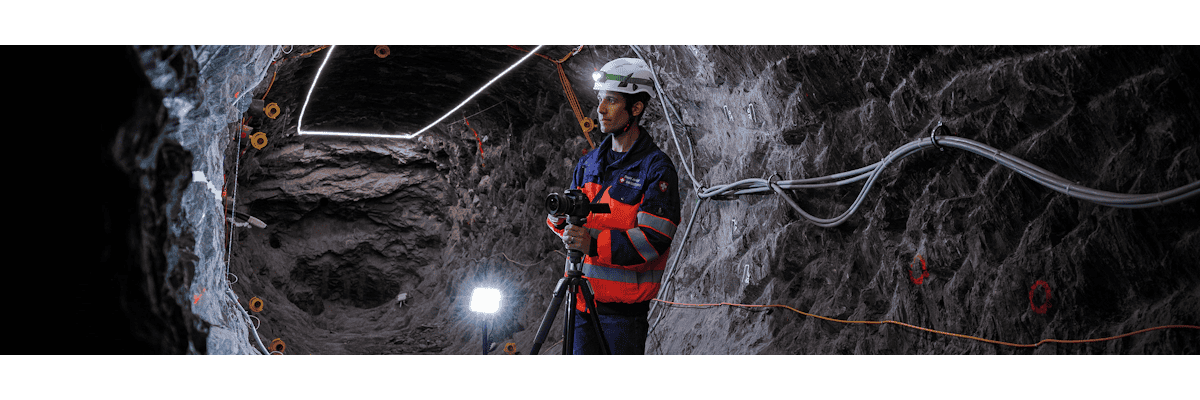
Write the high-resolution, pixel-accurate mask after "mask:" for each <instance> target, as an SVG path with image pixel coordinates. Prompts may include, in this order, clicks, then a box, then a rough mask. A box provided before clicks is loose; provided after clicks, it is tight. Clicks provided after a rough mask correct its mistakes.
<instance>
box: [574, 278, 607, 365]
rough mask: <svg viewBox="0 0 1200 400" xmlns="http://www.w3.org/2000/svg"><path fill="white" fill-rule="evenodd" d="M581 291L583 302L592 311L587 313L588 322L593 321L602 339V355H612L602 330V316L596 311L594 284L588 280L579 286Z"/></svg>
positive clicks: (598, 336) (597, 333)
mask: <svg viewBox="0 0 1200 400" xmlns="http://www.w3.org/2000/svg"><path fill="white" fill-rule="evenodd" d="M579 290H580V291H581V292H583V301H586V302H587V303H586V304H587V309H588V310H589V311H591V312H590V313H587V315H588V320H589V321H591V323H592V327H594V328H596V337H597V338H600V354H612V351H610V350H609V348H608V340H607V339H606V338H605V337H604V329H601V328H600V315H599V313H598V311H597V310H596V296H595V295H593V294H592V284H591V283H590V282H588V281H586V280H584V281H583V284H581V285H579Z"/></svg>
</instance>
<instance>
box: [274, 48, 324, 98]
mask: <svg viewBox="0 0 1200 400" xmlns="http://www.w3.org/2000/svg"><path fill="white" fill-rule="evenodd" d="M327 47H329V45H324V46H321V47H318V48H316V49H314V50H312V51H310V52H307V53H304V54H299V55H294V56H291V57H288V58H285V59H282V60H276V61H272V62H271V65H275V64H278V63H281V62H284V61H287V60H291V59H293V58H296V57H303V56H307V55H310V54H313V53H316V52H318V51H321V50H325V48H327ZM277 76H279V67H275V73H274V74H272V75H271V83H270V84H268V85H267V91H266V92H263V96H262V98H263V100H266V99H267V93H271V87H272V86H274V85H275V77H277Z"/></svg>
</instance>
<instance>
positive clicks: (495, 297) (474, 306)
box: [471, 288, 500, 314]
mask: <svg viewBox="0 0 1200 400" xmlns="http://www.w3.org/2000/svg"><path fill="white" fill-rule="evenodd" d="M499 309H500V291H499V290H496V289H489V288H475V293H472V294H471V311H475V312H481V313H488V314H491V313H494V312H496V310H499Z"/></svg>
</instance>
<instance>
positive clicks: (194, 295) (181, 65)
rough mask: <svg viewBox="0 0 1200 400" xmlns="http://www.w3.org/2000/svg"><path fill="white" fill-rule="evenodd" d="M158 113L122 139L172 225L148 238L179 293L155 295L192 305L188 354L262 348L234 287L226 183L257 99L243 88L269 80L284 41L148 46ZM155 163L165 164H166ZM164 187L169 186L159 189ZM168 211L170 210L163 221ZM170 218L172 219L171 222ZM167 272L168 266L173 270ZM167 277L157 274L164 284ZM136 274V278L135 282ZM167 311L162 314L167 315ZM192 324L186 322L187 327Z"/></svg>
mask: <svg viewBox="0 0 1200 400" xmlns="http://www.w3.org/2000/svg"><path fill="white" fill-rule="evenodd" d="M134 50H135V51H136V52H137V56H138V58H139V62H140V64H141V66H142V68H143V69H144V70H145V74H146V77H147V79H148V80H149V83H150V86H152V87H153V92H152V94H148V95H147V96H153V98H154V99H155V100H157V102H158V103H159V104H155V105H154V108H151V109H150V110H157V115H153V116H142V115H135V116H134V118H133V119H132V121H134V122H132V123H133V124H137V123H142V124H143V125H145V124H150V123H153V124H154V125H152V126H136V125H135V126H134V127H132V128H127V131H126V132H123V135H121V136H120V137H119V139H118V140H117V142H116V143H114V145H113V151H114V153H115V154H117V155H118V157H117V159H119V160H123V161H125V162H127V163H129V164H130V166H129V167H128V168H130V169H133V170H135V171H137V170H146V171H147V172H145V173H143V174H145V175H149V176H146V177H145V178H142V179H141V182H142V186H143V187H142V188H140V189H141V192H142V193H143V196H150V198H152V199H154V200H155V201H152V202H147V201H143V202H142V203H140V204H139V210H140V211H141V212H142V213H153V212H162V213H165V218H166V221H164V222H161V223H158V224H160V225H163V228H162V230H164V231H162V232H160V231H159V230H157V229H156V230H154V231H153V235H152V236H151V237H150V238H146V239H145V242H144V244H142V245H141V246H139V247H140V248H142V249H145V251H148V252H150V253H151V254H156V253H161V252H165V256H164V255H157V257H158V258H165V260H163V261H159V263H157V264H150V263H143V264H147V265H146V266H145V267H144V268H147V269H148V270H149V271H150V272H153V273H149V272H148V273H147V275H148V276H147V278H151V277H153V278H158V276H157V275H159V274H164V275H166V276H167V277H169V279H167V282H168V283H167V287H166V288H163V289H161V290H162V291H165V292H167V293H164V294H167V295H169V296H164V298H158V299H154V300H156V301H157V303H158V304H160V305H161V306H162V307H167V308H168V309H175V308H183V310H182V311H181V312H173V313H172V314H176V313H180V314H182V315H184V316H186V317H187V320H188V322H187V326H186V329H187V330H188V331H190V332H192V334H191V336H190V338H189V340H188V343H187V346H188V347H186V350H187V352H188V353H193V354H194V353H208V354H259V353H264V352H263V351H260V349H261V347H257V344H258V343H257V340H256V339H254V338H253V335H251V332H250V330H249V326H250V324H251V323H250V321H249V319H248V318H246V317H245V312H244V311H242V310H241V309H240V308H239V307H238V300H237V299H236V298H235V297H234V296H233V294H232V292H230V291H229V289H228V288H229V282H230V281H231V279H230V277H229V276H228V275H227V273H226V272H227V270H228V269H227V267H226V262H225V259H226V249H227V247H228V241H227V239H226V236H225V235H224V234H222V232H223V231H224V229H223V228H222V227H223V226H224V225H225V223H224V219H225V218H224V217H223V215H222V210H221V206H220V205H221V189H222V188H224V187H225V180H224V175H223V174H222V168H223V166H224V165H225V160H224V158H225V155H224V149H225V148H227V147H228V146H230V142H231V141H232V139H233V138H234V137H233V135H232V133H233V132H235V131H234V129H235V128H236V127H237V121H238V119H239V118H240V116H241V114H242V113H243V112H244V111H245V109H246V108H247V107H249V104H250V100H251V99H250V98H248V97H247V96H244V95H242V94H243V93H248V92H249V90H250V89H251V88H252V87H253V86H254V85H255V84H257V83H258V82H259V81H261V80H262V79H263V77H264V74H265V72H266V67H267V66H268V65H269V64H270V62H271V60H272V57H273V54H275V53H277V52H278V51H279V50H280V49H278V48H276V47H214V48H206V47H203V46H202V47H199V48H197V47H192V46H172V47H152V46H147V47H138V48H135V49H134ZM154 171H163V172H157V173H155V172H154ZM158 186H161V188H159V187H158ZM161 218H163V217H160V219H161ZM164 224H165V225H164ZM164 270H165V271H164ZM160 279H161V278H159V279H147V280H148V281H150V282H152V283H151V287H155V286H156V283H157V281H158V280H160ZM135 282H136V280H135ZM157 313H159V312H156V313H155V314H157ZM181 328H183V327H181Z"/></svg>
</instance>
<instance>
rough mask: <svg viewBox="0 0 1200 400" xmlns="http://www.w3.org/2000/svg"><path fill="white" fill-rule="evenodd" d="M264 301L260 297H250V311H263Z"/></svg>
mask: <svg viewBox="0 0 1200 400" xmlns="http://www.w3.org/2000/svg"><path fill="white" fill-rule="evenodd" d="M262 310H263V301H262V299H260V298H257V297H254V298H251V299H250V311H254V312H262Z"/></svg>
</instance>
